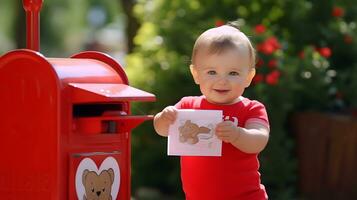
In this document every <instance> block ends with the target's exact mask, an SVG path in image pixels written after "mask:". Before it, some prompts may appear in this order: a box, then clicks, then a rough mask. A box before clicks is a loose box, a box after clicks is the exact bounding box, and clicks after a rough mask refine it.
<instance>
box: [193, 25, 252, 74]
mask: <svg viewBox="0 0 357 200" xmlns="http://www.w3.org/2000/svg"><path fill="white" fill-rule="evenodd" d="M242 46H243V47H244V48H246V49H247V50H248V55H249V58H250V59H249V60H250V66H249V67H250V68H254V67H255V60H256V53H255V49H254V48H253V46H252V44H251V42H250V40H249V38H248V37H247V36H246V35H245V34H244V33H243V32H241V31H240V30H239V29H238V28H237V27H236V26H235V25H234V24H232V23H228V24H227V25H223V26H220V27H216V28H211V29H208V30H207V31H205V32H203V33H202V34H201V35H200V36H199V37H198V38H197V40H196V42H195V44H194V46H193V50H192V65H195V58H196V55H197V53H198V51H200V50H202V49H207V50H208V51H207V52H208V53H210V54H221V53H223V52H224V51H226V50H230V49H240V48H242Z"/></svg>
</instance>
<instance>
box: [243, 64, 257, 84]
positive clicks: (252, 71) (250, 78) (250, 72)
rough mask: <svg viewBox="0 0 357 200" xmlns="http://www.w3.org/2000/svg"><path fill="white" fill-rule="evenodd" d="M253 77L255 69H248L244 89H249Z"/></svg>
mask: <svg viewBox="0 0 357 200" xmlns="http://www.w3.org/2000/svg"><path fill="white" fill-rule="evenodd" d="M254 76H255V68H251V69H249V72H248V76H247V79H246V82H245V87H249V85H250V83H251V82H252V80H253V78H254Z"/></svg>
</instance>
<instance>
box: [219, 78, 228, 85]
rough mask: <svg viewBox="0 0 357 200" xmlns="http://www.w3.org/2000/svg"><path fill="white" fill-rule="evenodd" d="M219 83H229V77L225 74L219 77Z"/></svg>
mask: <svg viewBox="0 0 357 200" xmlns="http://www.w3.org/2000/svg"><path fill="white" fill-rule="evenodd" d="M217 83H218V84H222V85H224V84H227V83H228V79H227V77H225V76H221V77H219V78H218V80H217Z"/></svg>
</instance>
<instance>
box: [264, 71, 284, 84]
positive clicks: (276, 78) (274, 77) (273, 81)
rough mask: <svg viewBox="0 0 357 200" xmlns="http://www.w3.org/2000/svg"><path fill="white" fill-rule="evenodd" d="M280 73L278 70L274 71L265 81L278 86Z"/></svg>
mask: <svg viewBox="0 0 357 200" xmlns="http://www.w3.org/2000/svg"><path fill="white" fill-rule="evenodd" d="M279 77H280V72H279V71H278V70H274V71H272V72H270V73H269V74H268V75H267V76H266V77H265V81H266V82H267V84H269V85H276V84H278V82H279Z"/></svg>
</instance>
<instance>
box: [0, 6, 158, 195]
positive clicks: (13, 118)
mask: <svg viewBox="0 0 357 200" xmlns="http://www.w3.org/2000/svg"><path fill="white" fill-rule="evenodd" d="M31 2H32V3H39V2H40V3H41V4H42V0H39V1H36V0H32V1H31V0H29V1H26V0H24V7H25V3H31ZM26 5H27V4H26ZM27 6H28V8H38V7H36V6H32V7H31V6H29V5H27ZM40 7H41V6H40ZM40 7H39V8H40ZM25 9H26V7H25ZM27 12H30V11H28V10H27ZM32 17H33V16H32ZM35 18H36V17H35ZM29 21H31V20H29ZM31 37H32V38H36V37H37V36H31ZM31 37H30V38H31ZM28 39H29V37H28ZM30 44H31V45H30V46H28V48H32V47H31V46H33V47H34V48H35V49H33V48H32V50H30V49H20V50H13V51H10V52H8V53H6V54H4V55H2V56H1V57H0V93H1V94H0V95H1V98H0V135H1V140H0V152H1V153H2V156H1V165H0V192H2V197H1V199H30V200H32V199H33V200H42V199H44V200H45V199H46V200H49V199H51V200H52V199H53V200H63V199H80V200H82V199H92V197H96V198H98V197H101V198H99V199H113V200H114V199H119V200H128V199H130V185H131V183H130V167H131V160H130V159H131V158H130V156H131V153H130V147H131V146H130V138H131V134H130V133H131V130H132V129H133V128H135V127H136V126H137V125H139V124H140V123H142V122H143V121H145V120H150V119H152V116H150V115H145V116H134V115H132V114H131V112H130V105H131V102H133V101H154V100H155V96H154V95H153V94H150V93H148V92H145V91H142V90H139V89H136V88H134V87H131V86H129V83H128V78H127V76H126V74H125V71H124V70H123V68H122V67H121V66H120V65H119V63H117V62H116V61H115V60H114V59H112V58H111V57H110V56H108V55H106V54H104V53H100V52H93V51H87V52H82V53H79V54H76V55H73V56H72V57H70V58H46V57H45V56H43V55H42V54H41V53H39V52H37V51H36V48H37V47H38V46H37V45H36V44H35V43H33V42H30ZM28 45H29V42H28Z"/></svg>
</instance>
